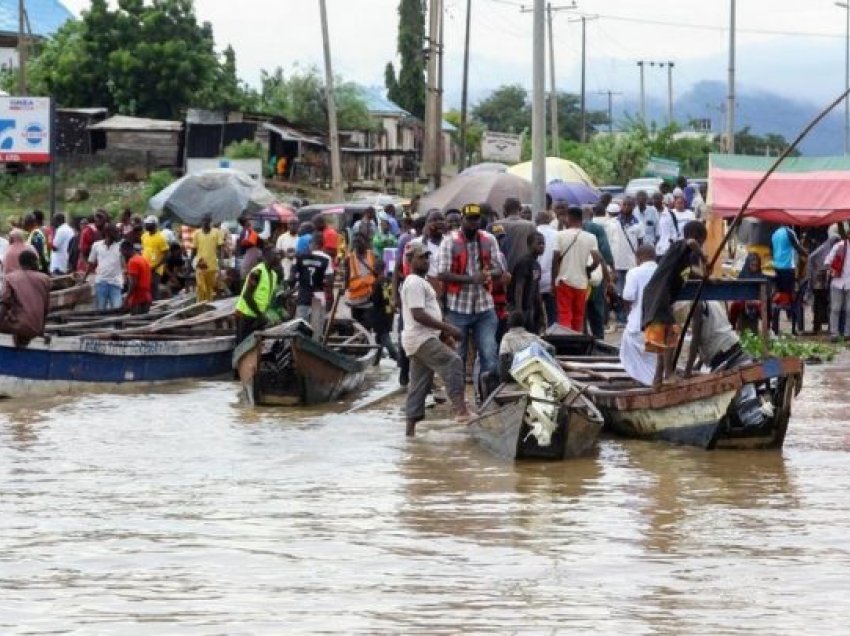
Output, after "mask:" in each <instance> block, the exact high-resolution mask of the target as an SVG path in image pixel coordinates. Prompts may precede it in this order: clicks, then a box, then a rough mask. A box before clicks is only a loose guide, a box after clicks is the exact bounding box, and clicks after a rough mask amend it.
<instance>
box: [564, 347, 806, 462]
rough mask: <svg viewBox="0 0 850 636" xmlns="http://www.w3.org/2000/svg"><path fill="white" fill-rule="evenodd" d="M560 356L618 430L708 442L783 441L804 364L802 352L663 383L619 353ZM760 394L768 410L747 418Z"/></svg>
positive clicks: (768, 444) (751, 445) (750, 444)
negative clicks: (646, 380)
mask: <svg viewBox="0 0 850 636" xmlns="http://www.w3.org/2000/svg"><path fill="white" fill-rule="evenodd" d="M559 360H560V361H561V363H562V366H563V367H564V369H565V370H566V371H567V374H568V375H569V376H570V379H571V380H573V381H574V382H576V383H577V384H579V385H582V386H585V387H586V392H587V395H588V396H589V397H590V398H591V399H592V400H593V403H594V404H595V405H596V406H597V408H598V409H599V410H600V412H601V413H602V414H603V415H604V417H605V424H606V426H607V427H608V428H609V429H610V430H611V431H612V432H614V433H616V434H619V435H623V436H626V437H632V438H638V439H647V440H663V441H666V442H671V443H674V444H685V445H690V446H697V447H699V448H705V449H709V450H710V449H715V448H730V449H756V448H773V449H776V448H781V447H782V445H783V443H784V441H785V434H786V432H787V430H788V422H789V419H790V417H791V405H792V402H793V399H794V397H795V396H796V395H797V394H798V393H799V391H800V389H801V388H802V382H803V372H804V364H803V362H802V361H801V360H800V359H799V358H768V359H766V360H763V361H761V362H754V363H751V364H747V365H745V366H741V367H738V368H735V369H731V370H724V371H719V372H716V373H703V374H697V375H694V376H693V377H691V378H688V379H681V380H677V381H673V382H669V383H667V384H664V385H662V386H661V387H659V388H657V389H656V388H652V387H644V386H642V385H639V384H638V383H637V382H635V381H634V380H632V379H631V378H630V377H629V376H628V375H627V374H626V372H625V371H624V370H623V368H622V366H621V365H620V362H619V359H618V358H614V357H600V356H590V357H585V356H574V357H561V358H559ZM744 392H746V394H748V395H750V396H751V400H750V403H749V411H748V410H747V409H745V408H744V405H743V404H742V400H741V398H742V396H743V395H744ZM755 399H757V400H758V402H757V404H758V408H759V410H760V413H761V417H759V418H757V419H756V420H755V421H749V422H748V421H747V418H746V414H747V413H750V414H751V413H752V412H753V411H752V408H753V406H754V405H753V403H752V401H753V400H755Z"/></svg>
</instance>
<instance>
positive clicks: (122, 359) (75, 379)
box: [0, 335, 234, 398]
mask: <svg viewBox="0 0 850 636" xmlns="http://www.w3.org/2000/svg"><path fill="white" fill-rule="evenodd" d="M233 346H234V338H233V337H227V336H221V337H214V338H205V339H196V340H123V341H112V340H105V339H94V338H85V337H67V338H66V337H54V338H53V339H51V341H50V342H49V343H47V342H44V341H43V340H42V339H41V338H38V339H36V340H34V341H32V342H31V343H30V345H29V346H27V347H24V348H17V347H15V346H14V344H13V342H12V339H11V337H10V336H7V335H0V397H5V398H19V397H26V396H36V395H54V394H57V393H70V392H74V391H79V390H89V389H95V390H100V389H109V388H116V387H121V386H141V385H147V384H157V383H161V382H168V381H175V380H182V379H192V378H208V377H215V376H220V375H223V374H225V373H227V372H228V371H229V370H230V364H231V353H232V351H233Z"/></svg>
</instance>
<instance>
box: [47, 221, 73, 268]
mask: <svg viewBox="0 0 850 636" xmlns="http://www.w3.org/2000/svg"><path fill="white" fill-rule="evenodd" d="M72 238H74V230H73V229H72V228H71V226H70V225H68V224H67V223H63V224H62V225H60V226H59V227H58V228H56V234H54V235H53V252H51V254H50V273H53V272H67V271H68V248H69V247H70V245H71V239H72Z"/></svg>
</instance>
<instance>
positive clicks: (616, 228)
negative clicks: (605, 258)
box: [608, 217, 645, 271]
mask: <svg viewBox="0 0 850 636" xmlns="http://www.w3.org/2000/svg"><path fill="white" fill-rule="evenodd" d="M632 218H633V222H630V223H627V224H624V223H623V222H622V221H621V220H620V219H611V220H610V221H609V222H608V223H609V225H608V227H609V228H612V229H611V231H610V232H609V233H608V236H609V237H611V236H613V238H614V241H613V243H611V253H612V254H613V256H614V269H616V270H620V271H622V270H628V269H632V268H633V267H634V266H635V265H637V258H636V257H635V252H636V251H637V248H638V247H640V244H641V241H642V240H643V237H644V235H645V232H644V229H643V223H641V222H640V221H638V220H637V217H632Z"/></svg>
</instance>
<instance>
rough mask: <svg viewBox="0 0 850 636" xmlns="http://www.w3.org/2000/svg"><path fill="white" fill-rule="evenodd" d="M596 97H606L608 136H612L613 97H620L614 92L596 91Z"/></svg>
mask: <svg viewBox="0 0 850 636" xmlns="http://www.w3.org/2000/svg"><path fill="white" fill-rule="evenodd" d="M596 95H607V96H608V134H609V135H610V134H614V95H622V93H619V92H616V91H596Z"/></svg>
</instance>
